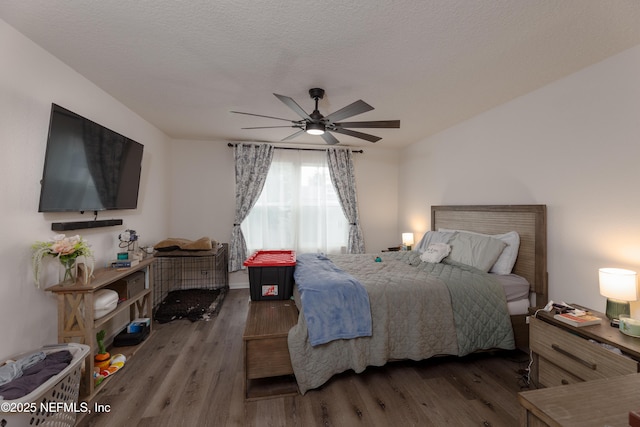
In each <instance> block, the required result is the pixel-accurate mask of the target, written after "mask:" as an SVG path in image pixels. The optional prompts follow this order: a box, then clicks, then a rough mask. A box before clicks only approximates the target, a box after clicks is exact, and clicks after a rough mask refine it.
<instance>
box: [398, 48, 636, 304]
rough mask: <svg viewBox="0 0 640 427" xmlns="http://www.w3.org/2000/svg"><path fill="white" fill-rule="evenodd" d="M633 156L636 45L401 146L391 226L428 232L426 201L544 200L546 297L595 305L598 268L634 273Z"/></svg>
mask: <svg viewBox="0 0 640 427" xmlns="http://www.w3.org/2000/svg"><path fill="white" fill-rule="evenodd" d="M639 160H640V46H637V47H635V48H632V49H630V50H628V51H625V52H623V53H621V54H618V55H616V56H614V57H611V58H609V59H607V60H605V61H603V62H601V63H598V64H595V65H593V66H590V67H588V68H586V69H583V70H581V71H580V72H577V73H575V74H573V75H570V76H568V77H566V78H564V79H562V80H559V81H557V82H554V83H552V84H550V85H548V86H546V87H544V88H542V89H539V90H537V91H535V92H533V93H530V94H528V95H526V96H522V97H520V98H518V99H515V100H513V101H512V102H509V103H507V104H504V105H502V106H499V107H497V108H494V109H492V110H490V111H487V112H485V113H484V114H481V115H479V116H477V117H475V118H473V119H471V120H468V121H466V122H465V123H462V124H460V125H458V126H455V127H453V128H450V129H448V130H447V131H445V132H442V133H440V134H438V135H436V136H433V137H431V138H428V139H425V140H423V141H421V142H419V143H417V144H414V145H412V146H410V147H409V148H407V149H405V150H404V151H403V153H402V160H401V168H400V170H401V178H400V182H402V186H401V187H400V199H399V200H400V204H399V206H400V218H401V220H400V224H401V227H405V228H412V229H413V230H414V231H416V232H419V233H423V232H424V231H425V230H428V229H429V224H430V222H429V221H430V217H429V215H430V213H429V206H430V205H438V204H523V203H524V204H535V203H540V204H546V205H547V209H548V211H547V215H548V216H547V221H548V232H547V236H548V246H549V253H548V270H549V289H550V297H551V298H552V299H553V300H556V301H558V300H564V301H566V302H576V303H581V304H584V305H587V306H590V307H593V308H596V309H600V310H602V311H604V305H605V299H604V298H603V297H601V296H600V295H599V291H598V268H600V267H621V268H630V269H633V270H636V271H638V272H640V197H638V196H637V195H638V185H639V184H640V167H638V162H639ZM638 305H640V304H634V305H632V310H633V311H634V313H635V314H636V315H637V316H640V313H638V311H639V310H638V308H639V307H638Z"/></svg>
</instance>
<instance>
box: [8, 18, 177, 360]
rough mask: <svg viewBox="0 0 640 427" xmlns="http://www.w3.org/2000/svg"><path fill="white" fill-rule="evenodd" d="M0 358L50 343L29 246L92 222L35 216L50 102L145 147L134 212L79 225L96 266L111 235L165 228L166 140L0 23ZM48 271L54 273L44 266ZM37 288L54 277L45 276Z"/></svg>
mask: <svg viewBox="0 0 640 427" xmlns="http://www.w3.org/2000/svg"><path fill="white" fill-rule="evenodd" d="M0 63H2V66H1V67H0V147H1V150H2V151H1V152H2V154H1V156H0V180H2V182H3V185H2V186H0V194H1V197H0V200H1V202H0V203H2V205H1V207H0V224H2V225H3V227H2V238H1V239H0V272H1V273H0V325H2V327H1V328H0V360H2V357H7V356H11V355H13V354H15V353H19V352H23V351H30V350H33V349H36V348H39V347H41V346H42V345H45V344H52V343H55V342H57V303H56V299H55V297H54V296H53V295H52V294H51V293H49V292H46V291H44V290H42V289H36V288H35V286H34V284H33V274H32V271H31V248H30V246H31V244H32V243H34V242H35V241H38V240H47V239H49V238H50V237H51V236H52V235H53V234H55V233H54V232H53V231H51V223H52V222H65V221H77V220H91V219H93V215H92V214H86V215H80V214H79V213H77V214H76V213H69V214H63V213H56V214H41V213H38V198H39V194H40V184H39V182H40V179H41V178H42V167H43V162H44V153H45V147H46V141H47V132H48V126H49V114H50V110H51V103H52V102H55V103H57V104H59V105H62V106H64V107H66V108H68V109H70V110H72V111H74V112H77V113H78V114H80V115H83V116H85V117H88V118H90V119H92V120H94V121H96V122H98V123H100V124H102V125H104V126H107V127H109V128H111V129H113V130H115V131H117V132H119V133H121V134H124V135H126V136H128V137H130V138H132V139H134V140H136V141H138V142H140V143H142V144H144V148H145V150H144V159H143V165H142V182H141V187H140V199H139V204H138V209H136V210H129V211H112V212H109V213H100V214H99V215H98V219H108V218H122V219H123V220H124V225H123V226H121V227H108V228H101V229H94V230H89V231H84V230H78V231H77V232H76V231H73V232H69V233H68V234H71V233H73V234H76V233H80V234H82V236H83V237H85V238H86V239H87V240H88V241H89V243H90V244H91V245H92V247H93V249H94V251H95V255H96V258H97V261H98V264H100V265H104V263H105V262H106V261H107V260H109V259H112V258H113V257H114V256H115V253H116V251H117V246H118V239H117V237H118V234H119V233H120V232H122V231H124V230H125V229H126V228H134V229H136V230H137V231H138V232H139V233H140V235H141V236H142V237H141V241H142V242H155V241H157V240H160V239H161V238H164V237H165V236H166V234H167V232H168V224H169V216H168V210H167V206H168V204H169V203H168V200H169V199H168V195H167V192H166V191H165V189H166V188H167V184H166V181H167V179H168V178H167V176H166V175H165V174H164V171H165V169H166V167H165V163H166V154H165V152H166V145H167V142H168V138H167V137H166V136H165V135H164V134H163V133H161V132H160V131H159V130H158V129H156V128H155V127H153V126H151V125H150V124H149V123H147V122H145V121H144V120H142V119H141V118H140V117H139V116H137V115H136V114H134V113H133V112H131V111H130V110H128V109H127V108H126V107H124V106H123V105H122V104H120V103H119V102H118V101H116V100H115V99H113V98H112V97H111V96H109V95H108V94H106V93H105V92H104V91H102V90H101V89H99V88H98V87H96V86H95V85H94V84H92V83H91V82H89V81H88V80H86V79H85V78H84V77H82V76H81V75H79V74H78V73H77V72H75V71H74V70H72V69H71V68H69V67H68V66H66V65H65V64H63V63H62V62H61V61H59V60H58V59H56V58H54V57H53V56H51V55H50V54H49V53H47V52H46V51H44V50H43V49H41V48H40V47H39V46H37V45H35V44H34V43H32V42H31V41H30V40H29V39H27V38H26V37H24V36H23V35H22V34H20V33H18V32H17V31H15V30H14V29H13V28H12V27H10V26H8V25H7V24H6V23H5V22H4V21H2V20H0ZM49 273H53V272H52V271H49ZM43 279H44V285H45V286H48V285H50V284H53V283H55V282H56V281H57V276H56V275H55V274H48V275H47V277H45V278H43Z"/></svg>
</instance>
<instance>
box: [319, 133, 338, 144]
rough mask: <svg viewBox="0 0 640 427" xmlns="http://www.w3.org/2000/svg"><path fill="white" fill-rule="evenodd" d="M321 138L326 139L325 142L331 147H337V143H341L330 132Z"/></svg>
mask: <svg viewBox="0 0 640 427" xmlns="http://www.w3.org/2000/svg"><path fill="white" fill-rule="evenodd" d="M320 136H321V137H322V139H324V142H326V143H327V144H329V145H336V144H337V143H339V142H340V141H338V140H337V139H336V137H335V136H333V135H331V134H330V133H329V132H325V133H323V134H322V135H320Z"/></svg>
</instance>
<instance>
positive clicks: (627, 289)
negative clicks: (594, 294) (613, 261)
mask: <svg viewBox="0 0 640 427" xmlns="http://www.w3.org/2000/svg"><path fill="white" fill-rule="evenodd" d="M598 276H599V278H600V295H602V296H605V297H607V298H613V299H616V300H620V301H636V300H637V299H638V285H637V275H636V272H635V271H631V270H625V269H622V268H601V269H600V270H598Z"/></svg>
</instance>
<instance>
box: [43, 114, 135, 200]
mask: <svg viewBox="0 0 640 427" xmlns="http://www.w3.org/2000/svg"><path fill="white" fill-rule="evenodd" d="M143 148H144V146H143V145H142V144H140V143H138V142H136V141H133V140H132V139H129V138H127V137H125V136H122V135H120V134H119V133H116V132H114V131H112V130H110V129H107V128H106V127H104V126H101V125H99V124H97V123H95V122H92V121H91V120H89V119H86V118H84V117H82V116H79V115H78V114H76V113H73V112H71V111H69V110H67V109H65V108H62V107H60V106H59V105H56V104H52V106H51V119H50V121H49V136H48V139H47V151H46V154H45V160H44V171H43V173H42V181H41V189H40V206H39V208H38V211H39V212H71V211H75V212H84V211H103V210H111V209H135V208H137V206H138V191H139V187H140V173H141V171H142V151H143Z"/></svg>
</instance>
